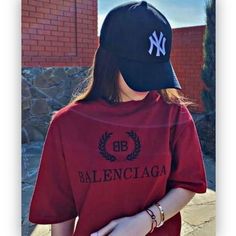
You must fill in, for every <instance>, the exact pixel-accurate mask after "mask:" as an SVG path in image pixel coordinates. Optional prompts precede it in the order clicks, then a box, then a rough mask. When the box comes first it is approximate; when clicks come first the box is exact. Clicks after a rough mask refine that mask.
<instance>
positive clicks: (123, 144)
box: [98, 130, 141, 161]
mask: <svg viewBox="0 0 236 236" xmlns="http://www.w3.org/2000/svg"><path fill="white" fill-rule="evenodd" d="M112 134H113V133H111V132H105V133H104V134H103V135H102V136H101V138H100V140H99V144H98V149H99V153H100V154H101V155H102V156H103V157H104V158H105V159H106V160H108V161H116V160H117V157H116V156H114V155H112V154H110V153H109V152H108V151H107V149H106V144H107V142H108V141H109V140H110V138H111V136H112ZM126 134H127V136H128V137H129V138H131V140H132V141H133V142H134V149H133V151H132V152H131V153H129V154H128V155H127V156H126V159H127V160H129V161H132V160H135V159H136V158H137V157H138V155H139V153H140V151H141V143H140V139H139V137H138V135H137V134H136V133H135V132H134V131H133V130H131V131H127V132H126ZM128 143H129V142H128V141H127V140H115V141H113V143H112V149H113V151H114V152H125V151H127V150H128Z"/></svg>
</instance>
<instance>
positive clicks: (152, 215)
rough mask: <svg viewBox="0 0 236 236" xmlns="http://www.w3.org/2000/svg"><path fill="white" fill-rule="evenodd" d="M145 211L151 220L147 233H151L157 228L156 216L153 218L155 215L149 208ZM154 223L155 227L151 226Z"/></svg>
mask: <svg viewBox="0 0 236 236" xmlns="http://www.w3.org/2000/svg"><path fill="white" fill-rule="evenodd" d="M145 211H146V212H147V213H148V215H150V217H151V219H152V227H151V229H150V231H149V232H148V233H152V232H153V230H154V228H155V227H157V221H156V216H155V214H154V213H153V211H152V210H151V209H149V208H148V209H146V210H145ZM154 223H155V226H153V225H154Z"/></svg>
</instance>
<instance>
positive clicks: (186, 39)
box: [171, 26, 205, 112]
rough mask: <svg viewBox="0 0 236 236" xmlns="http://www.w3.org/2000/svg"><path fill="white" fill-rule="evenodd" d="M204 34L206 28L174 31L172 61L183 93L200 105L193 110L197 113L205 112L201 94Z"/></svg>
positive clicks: (197, 27) (188, 28)
mask: <svg viewBox="0 0 236 236" xmlns="http://www.w3.org/2000/svg"><path fill="white" fill-rule="evenodd" d="M204 32H205V26H195V27H186V28H177V29H174V30H173V46H172V53H171V60H172V63H173V67H174V68H175V71H176V74H177V76H178V79H179V81H180V83H181V85H182V89H183V93H184V94H185V95H186V96H187V97H189V98H190V99H192V100H193V101H194V102H195V103H197V104H198V105H199V106H198V107H197V108H196V109H193V111H196V112H202V111H203V110H204V107H203V103H202V101H201V94H200V93H201V91H202V89H203V87H204V84H203V82H202V80H201V68H202V65H203V37H204Z"/></svg>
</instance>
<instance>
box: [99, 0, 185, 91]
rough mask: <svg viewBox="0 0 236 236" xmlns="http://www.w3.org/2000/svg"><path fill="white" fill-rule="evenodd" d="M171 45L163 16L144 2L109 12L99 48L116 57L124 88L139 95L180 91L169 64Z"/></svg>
mask: <svg viewBox="0 0 236 236" xmlns="http://www.w3.org/2000/svg"><path fill="white" fill-rule="evenodd" d="M171 44H172V29H171V26H170V24H169V22H168V21H167V19H166V18H165V16H164V15H163V14H162V13H161V12H160V11H158V10H157V9H156V8H155V7H154V6H152V5H151V4H150V3H147V2H146V1H132V2H128V3H125V4H122V5H119V6H117V7H115V8H113V9H112V10H111V11H109V13H108V14H107V16H106V18H105V20H104V22H103V25H102V28H101V32H100V45H99V46H100V47H101V48H103V49H105V50H108V51H109V52H110V53H112V54H113V55H115V56H116V58H117V63H118V67H119V70H120V73H121V74H122V76H123V78H124V80H125V82H126V83H127V84H128V86H129V87H130V88H132V89H133V90H135V91H140V92H143V91H150V90H159V89H165V88H176V89H181V86H180V83H179V81H178V79H177V76H176V74H175V72H174V69H173V67H172V64H171V61H170V53H171ZM108 63H109V62H108Z"/></svg>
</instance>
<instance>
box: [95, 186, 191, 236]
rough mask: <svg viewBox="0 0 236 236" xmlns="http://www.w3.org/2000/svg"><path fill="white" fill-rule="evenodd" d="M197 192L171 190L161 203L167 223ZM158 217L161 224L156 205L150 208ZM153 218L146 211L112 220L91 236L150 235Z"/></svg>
mask: <svg viewBox="0 0 236 236" xmlns="http://www.w3.org/2000/svg"><path fill="white" fill-rule="evenodd" d="M194 195H195V192H192V191H189V190H187V189H183V188H173V189H171V190H170V191H169V192H168V193H167V194H166V195H165V196H164V197H163V198H162V199H161V200H160V201H158V202H159V203H160V205H161V206H162V208H163V210H164V213H165V221H166V220H168V219H170V218H171V217H173V216H174V215H176V214H177V213H178V212H179V211H180V210H181V209H182V208H183V207H184V206H185V205H187V203H188V202H189V201H190V200H191V199H192V198H193V196H194ZM149 209H151V210H152V211H153V213H154V214H155V215H156V220H157V222H158V223H159V222H160V212H159V210H158V208H157V207H156V206H154V205H152V206H151V207H149ZM151 225H152V220H151V217H150V216H149V215H148V214H147V212H146V211H145V210H144V211H142V212H139V213H137V214H135V215H133V216H129V217H122V218H119V219H114V220H112V221H111V222H110V223H109V224H107V225H106V226H104V227H103V228H101V229H100V230H98V231H97V232H96V233H93V234H91V236H94V235H97V236H98V235H99V236H105V235H108V236H123V235H137V236H144V235H146V234H148V232H149V231H150V229H151Z"/></svg>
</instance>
